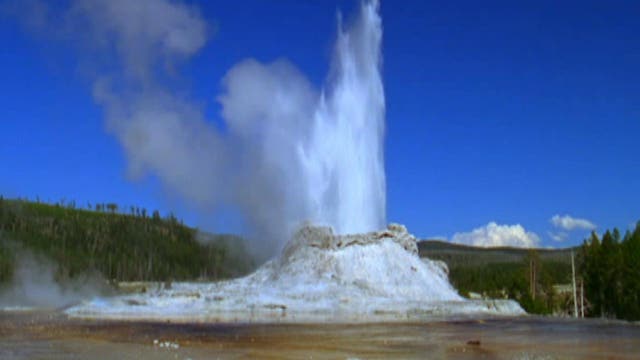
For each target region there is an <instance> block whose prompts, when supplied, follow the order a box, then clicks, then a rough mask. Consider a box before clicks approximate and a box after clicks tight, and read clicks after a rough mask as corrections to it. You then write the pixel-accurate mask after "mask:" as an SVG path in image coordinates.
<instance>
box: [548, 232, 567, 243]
mask: <svg viewBox="0 0 640 360" xmlns="http://www.w3.org/2000/svg"><path fill="white" fill-rule="evenodd" d="M548 234H549V237H550V238H551V239H552V240H553V241H556V242H563V241H565V240H567V238H568V237H569V234H568V233H566V232H564V231H560V232H557V233H553V232H549V233H548Z"/></svg>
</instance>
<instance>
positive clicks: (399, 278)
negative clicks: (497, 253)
mask: <svg viewBox="0 0 640 360" xmlns="http://www.w3.org/2000/svg"><path fill="white" fill-rule="evenodd" d="M381 39H382V27H381V20H380V17H379V15H378V3H377V1H369V2H364V3H363V4H362V6H361V11H360V16H359V18H358V19H357V21H356V22H355V23H353V24H352V26H351V27H349V29H348V30H346V31H344V30H343V29H342V24H340V28H339V31H338V39H337V45H336V49H335V56H334V63H333V66H332V73H331V75H332V76H331V77H330V81H329V83H328V86H327V87H326V88H325V90H322V91H320V92H319V94H316V93H315V92H314V91H313V90H312V87H311V86H310V85H309V84H308V83H307V82H306V80H305V79H304V77H302V76H301V75H300V74H299V73H298V72H297V71H296V70H295V69H294V68H293V67H292V66H291V65H289V64H288V63H284V62H275V63H272V64H270V65H262V64H260V63H258V62H256V61H254V60H247V61H245V62H242V63H240V64H238V65H236V66H234V68H232V69H231V70H230V71H229V72H228V74H227V75H226V77H225V79H224V85H225V89H226V92H225V93H224V94H223V95H222V96H220V98H219V100H220V102H221V104H222V107H223V116H224V118H225V120H226V122H227V124H228V127H229V131H228V134H227V135H228V136H227V138H226V139H224V141H227V140H229V139H233V140H234V141H236V142H235V143H234V144H237V145H239V146H238V149H239V150H238V151H239V152H241V155H240V157H241V158H242V159H243V160H246V161H248V164H245V163H243V165H244V166H239V167H237V168H234V169H235V170H237V174H236V177H235V178H233V179H234V180H237V181H234V182H233V183H237V186H238V187H239V189H240V190H241V191H232V193H234V194H235V195H233V196H232V198H231V199H228V200H233V201H234V203H236V204H240V206H241V207H243V208H246V209H250V210H247V211H246V212H245V215H246V216H247V217H248V218H249V220H250V222H252V223H253V224H254V225H257V228H262V229H268V230H272V229H274V228H276V229H280V230H281V232H280V234H281V235H282V236H283V238H290V239H291V240H290V241H289V242H288V243H287V244H286V246H285V247H284V248H283V249H282V251H281V253H280V254H279V256H277V257H276V258H274V259H272V260H271V261H269V262H267V263H266V264H264V265H263V266H262V267H261V268H260V269H258V270H257V271H256V272H255V273H253V274H251V275H249V276H247V277H244V278H241V279H237V280H232V281H227V282H221V283H214V284H196V283H178V284H174V285H173V286H172V287H171V288H170V289H166V288H159V289H157V290H156V291H149V292H147V293H145V294H136V295H129V296H121V297H116V298H111V299H96V300H93V301H91V302H85V303H83V304H80V305H78V306H75V307H72V308H70V309H68V310H67V313H68V314H69V315H71V316H78V317H97V318H118V319H162V320H166V319H171V320H173V321H212V322H358V321H412V320H424V319H428V318H432V317H433V316H438V315H451V314H467V313H473V314H478V313H483V314H520V313H522V310H521V309H520V307H519V306H518V305H517V304H516V303H514V302H512V301H506V300H503V301H469V300H465V299H463V298H461V297H460V296H459V295H458V294H457V292H456V291H455V289H453V288H452V286H451V285H450V284H449V282H448V279H447V276H446V273H445V271H443V269H442V268H440V267H439V266H438V265H437V263H435V262H432V261H430V260H428V259H420V258H419V256H418V251H417V245H416V239H415V238H414V237H413V236H412V235H411V234H409V233H408V232H407V230H406V229H405V228H404V226H402V225H397V224H392V225H389V226H388V227H387V229H386V230H382V231H375V230H379V229H382V228H384V225H385V206H386V205H385V174H384V158H383V140H384V139H383V137H384V111H385V103H384V91H383V86H382V79H381V75H380V62H381V50H380V46H381ZM173 115H175V114H173ZM171 119H172V118H170V119H169V120H171ZM173 120H175V119H173ZM173 120H172V121H170V123H171V125H172V126H173V127H169V129H170V130H175V129H174V127H175V121H173ZM132 123H133V124H134V125H139V126H141V127H142V131H143V132H144V129H145V126H153V125H154V124H157V123H147V122H145V121H141V120H140V119H138V118H135V117H134V118H133V120H132ZM140 123H142V124H140ZM177 128H180V127H177ZM136 129H137V130H140V129H139V128H136ZM203 129H204V128H203ZM174 132H175V131H174ZM149 133H150V134H156V135H155V136H158V135H157V133H154V132H153V131H149ZM171 135H174V134H173V133H171ZM210 135H211V136H210V138H207V137H205V138H200V139H201V140H203V143H207V144H208V143H209V142H205V141H204V140H211V142H213V143H220V144H224V141H223V137H221V136H220V135H219V134H216V133H215V132H214V133H211V134H210ZM152 138H153V136H152ZM182 145H184V144H182ZM216 146H217V145H216ZM225 148H226V147H225V146H222V147H221V148H217V149H218V150H219V149H225ZM185 149H191V148H184V149H181V150H183V151H181V152H180V154H182V155H185V157H186V158H188V156H187V155H189V154H191V153H192V152H191V150H185ZM141 154H142V155H140V156H139V158H138V159H137V160H141V161H143V162H145V161H146V162H150V161H151V160H154V161H155V159H146V158H145V156H146V155H148V154H147V153H141ZM193 154H196V153H193ZM194 156H197V155H194ZM152 165H158V166H157V167H158V169H159V170H160V171H159V172H160V173H161V174H162V171H163V170H166V169H164V168H163V167H162V166H160V165H162V163H161V162H160V163H157V164H156V163H153V162H152ZM185 168H186V169H187V170H188V167H185ZM171 174H172V173H171ZM216 178H217V177H216ZM255 178H259V179H260V180H259V182H257V183H256V181H255ZM170 180H172V181H174V182H175V183H177V184H179V183H180V179H179V178H178V179H177V180H176V178H174V177H170ZM247 181H249V182H247ZM170 184H171V182H170ZM190 189H191V188H188V189H187V190H190ZM270 194H271V195H270ZM265 196H273V198H271V199H269V200H272V201H266V200H267V198H265ZM256 199H258V200H259V201H257V200H256ZM276 217H277V218H276ZM283 219H284V220H283ZM305 220H307V221H310V223H308V225H302V226H301V225H300V224H301V223H303V222H304V221H305ZM309 224H315V225H309ZM295 229H297V231H295V234H294V235H293V236H291V235H290V234H291V233H292V231H293V230H295ZM277 232H278V231H275V232H274V231H271V235H273V234H274V233H277ZM285 234H286V235H285Z"/></svg>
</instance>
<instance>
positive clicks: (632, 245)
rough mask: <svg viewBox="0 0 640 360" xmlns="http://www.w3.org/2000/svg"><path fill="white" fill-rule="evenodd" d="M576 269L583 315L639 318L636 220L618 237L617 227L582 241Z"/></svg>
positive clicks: (639, 254)
mask: <svg viewBox="0 0 640 360" xmlns="http://www.w3.org/2000/svg"><path fill="white" fill-rule="evenodd" d="M580 255H581V266H580V270H581V271H580V273H581V275H582V278H583V279H584V286H585V289H584V292H585V296H586V298H587V300H588V303H589V307H588V308H587V309H586V310H585V312H586V315H587V316H592V317H608V318H618V319H626V320H635V321H637V320H640V222H638V223H637V224H636V227H635V230H634V231H633V232H631V231H627V232H626V233H625V235H624V237H621V235H620V231H619V230H618V229H613V231H609V230H607V231H606V232H605V233H604V235H602V238H599V237H598V235H597V234H596V233H595V232H592V233H591V236H590V237H589V238H588V239H586V240H585V241H584V244H583V245H582V248H581V251H580Z"/></svg>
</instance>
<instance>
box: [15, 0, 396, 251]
mask: <svg viewBox="0 0 640 360" xmlns="http://www.w3.org/2000/svg"><path fill="white" fill-rule="evenodd" d="M31 3H34V2H33V0H31ZM71 3H72V5H71V8H70V9H69V10H68V11H67V12H66V13H65V16H64V18H65V25H64V26H63V28H65V29H67V32H66V33H67V36H70V37H71V40H74V41H75V40H78V39H84V40H85V41H84V43H85V44H88V46H86V47H83V49H85V50H84V51H83V55H85V56H84V57H85V58H88V59H91V61H89V62H90V65H91V66H93V67H95V68H96V69H97V70H96V71H95V73H96V75H95V76H94V77H93V79H94V81H93V83H94V84H93V94H94V97H95V99H96V101H97V103H98V104H100V105H101V106H103V108H104V111H105V115H106V118H107V124H108V128H109V130H110V131H111V132H112V133H113V134H114V135H115V136H116V137H117V138H118V139H119V141H120V142H121V144H122V146H123V147H124V149H125V152H126V154H127V157H128V159H129V166H130V169H129V170H130V173H131V174H132V175H134V176H144V175H145V174H155V175H156V176H158V178H159V179H161V180H162V182H163V184H164V185H165V186H166V188H167V189H169V190H171V191H172V192H176V193H178V194H180V195H181V196H182V197H183V198H185V199H187V200H188V201H190V202H191V203H194V204H196V205H198V206H200V207H204V208H206V209H214V208H216V207H218V206H220V205H221V204H223V205H226V206H235V207H237V208H239V210H240V211H241V213H242V214H243V216H244V217H245V220H246V222H247V223H248V224H249V225H250V226H251V229H250V232H251V233H252V235H253V236H254V237H255V238H256V239H259V240H261V241H259V242H256V243H254V245H257V246H258V247H259V251H263V250H266V249H271V252H273V251H275V250H277V249H278V248H279V246H281V245H282V244H283V243H284V242H285V241H286V240H287V238H288V236H289V235H290V232H291V230H293V228H294V227H296V226H298V225H299V224H300V223H301V222H303V221H306V220H309V221H312V222H316V223H323V224H329V225H332V226H333V227H334V228H335V230H336V231H337V232H339V233H348V232H362V231H370V230H375V229H379V228H382V227H383V226H384V224H385V220H386V219H385V208H386V199H385V176H384V159H383V155H384V151H383V141H384V112H385V105H384V91H383V85H382V79H381V74H380V67H381V40H382V24H381V19H380V17H379V15H378V8H379V5H378V2H377V1H365V2H363V3H362V4H361V7H360V13H359V16H358V18H357V19H356V21H355V22H353V23H352V24H350V26H347V27H346V29H343V27H342V24H339V29H338V30H339V31H338V38H337V42H336V46H335V54H334V59H333V63H332V67H331V71H330V76H329V78H328V82H327V83H326V85H325V86H324V87H323V88H321V89H316V88H314V86H313V85H312V84H311V83H310V82H309V81H308V80H307V79H306V78H305V76H304V75H303V74H302V73H301V72H300V71H298V70H297V69H296V68H295V67H294V66H293V65H292V64H290V63H288V62H287V61H286V60H282V59H281V60H276V61H274V62H272V63H268V64H262V63H260V62H258V61H256V60H253V59H247V60H244V61H241V62H240V63H238V64H237V65H235V66H233V67H232V68H231V69H230V70H229V71H228V72H227V74H226V75H225V77H224V79H223V86H224V91H223V93H222V94H220V95H219V96H218V97H217V98H218V101H219V102H220V103H221V105H222V117H223V120H224V122H225V124H226V131H224V132H220V131H218V130H217V129H216V128H215V127H214V126H213V125H212V124H211V123H210V122H208V121H207V119H205V117H204V115H203V111H202V109H201V108H200V106H199V105H198V104H197V103H196V102H195V101H193V100H192V99H190V98H189V97H188V96H186V95H184V94H182V95H179V94H178V92H177V91H175V87H174V86H173V84H174V83H175V77H176V68H178V66H179V65H180V63H182V62H185V61H187V60H188V59H189V57H191V56H192V55H194V54H195V53H197V52H198V51H199V50H200V49H201V48H202V47H203V46H205V43H206V38H207V25H206V23H205V21H204V20H203V18H202V17H201V16H200V14H199V12H198V11H197V9H195V8H194V7H190V6H187V5H185V4H183V3H181V2H179V1H169V0H137V1H127V0H92V1H88V0H73V1H72V2H71ZM45 13H46V12H45ZM26 16H27V15H25V17H26ZM49 27H51V24H49ZM96 54H103V55H104V54H107V55H108V56H107V59H112V60H114V61H108V60H107V61H106V62H107V64H100V63H99V61H97V60H96V58H97V57H96V56H95V55H96ZM114 63H115V64H117V65H116V66H114V65H113V64H114Z"/></svg>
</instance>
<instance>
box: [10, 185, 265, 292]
mask: <svg viewBox="0 0 640 360" xmlns="http://www.w3.org/2000/svg"><path fill="white" fill-rule="evenodd" d="M93 208H94V209H76V208H75V205H74V204H73V203H71V204H53V205H52V204H44V203H39V202H32V201H25V200H11V199H3V198H2V197H0V282H6V281H8V280H10V279H11V277H12V272H13V269H14V268H15V262H16V261H18V259H19V258H20V256H21V255H20V254H22V253H24V252H30V253H33V254H34V255H38V256H44V257H46V258H48V259H50V260H52V261H53V262H54V263H55V264H57V270H56V274H55V276H56V279H68V278H73V277H74V276H76V275H79V274H81V273H84V272H88V271H98V272H99V273H101V274H102V275H103V276H104V278H106V279H108V280H116V281H130V280H154V281H167V280H195V279H207V280H216V279H222V278H228V277H232V276H238V275H242V274H245V273H247V272H249V271H250V270H252V269H253V267H254V264H253V261H252V260H251V259H250V258H249V256H248V255H247V253H246V251H245V248H244V246H243V242H242V239H240V238H238V237H236V236H232V235H212V234H208V235H206V236H205V238H208V241H207V242H203V243H200V242H198V241H197V240H196V235H197V231H196V229H193V228H190V227H187V226H185V225H183V224H182V223H181V222H180V221H178V219H177V218H176V217H174V216H173V215H169V216H166V217H161V216H160V214H159V213H158V212H157V211H154V212H153V213H152V214H151V215H150V216H149V215H148V212H147V211H146V210H145V209H140V208H136V207H129V208H127V209H126V211H127V214H125V213H122V212H119V211H118V206H117V205H116V204H97V205H95V206H94V207H93Z"/></svg>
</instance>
